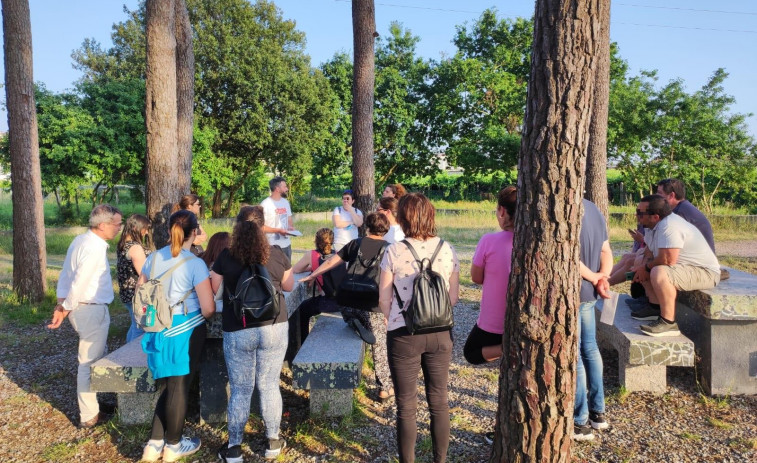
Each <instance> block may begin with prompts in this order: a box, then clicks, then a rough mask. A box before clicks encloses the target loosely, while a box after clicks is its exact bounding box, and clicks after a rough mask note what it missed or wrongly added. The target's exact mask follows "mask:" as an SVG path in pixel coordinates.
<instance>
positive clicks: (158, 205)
mask: <svg viewBox="0 0 757 463" xmlns="http://www.w3.org/2000/svg"><path fill="white" fill-rule="evenodd" d="M174 1H175V0H147V4H146V16H147V33H146V35H147V69H146V86H147V88H146V103H145V124H146V125H147V169H146V170H147V192H146V195H145V196H146V200H147V216H148V217H149V218H150V220H152V222H153V238H154V240H155V245H156V246H158V247H161V246H164V245H165V244H166V243H167V242H168V228H167V222H168V218H169V217H170V215H171V206H172V204H173V203H175V202H176V201H178V199H179V197H180V196H181V195H182V194H183V193H184V190H182V186H183V185H185V181H184V180H179V177H181V175H179V174H178V173H177V170H178V169H179V168H180V167H179V165H177V157H178V153H177V144H176V143H177V140H176V134H177V112H176V111H177V105H176V94H177V89H176V38H175V36H174V31H175V7H174Z"/></svg>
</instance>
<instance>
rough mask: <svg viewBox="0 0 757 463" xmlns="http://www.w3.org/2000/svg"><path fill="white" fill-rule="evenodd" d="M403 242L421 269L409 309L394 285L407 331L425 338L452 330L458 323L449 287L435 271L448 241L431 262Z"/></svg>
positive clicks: (439, 247)
mask: <svg viewBox="0 0 757 463" xmlns="http://www.w3.org/2000/svg"><path fill="white" fill-rule="evenodd" d="M402 242H403V243H405V246H407V248H408V249H409V250H410V252H411V253H412V254H413V257H414V258H415V261H416V262H417V263H418V269H419V271H418V274H417V275H416V276H415V278H414V279H413V296H412V298H411V299H410V303H409V304H408V306H407V307H405V303H404V302H403V301H402V298H400V294H399V292H398V291H397V287H396V286H394V285H392V287H393V288H394V295H395V297H396V298H397V302H398V303H399V306H400V311H401V313H402V317H403V318H404V319H405V326H406V327H407V330H408V331H409V332H410V334H423V333H432V332H435V331H442V330H448V329H450V328H452V326H453V325H454V321H453V319H452V304H451V303H450V300H449V292H448V290H447V285H446V284H445V282H444V278H443V277H442V276H441V275H439V274H438V273H436V272H434V271H433V270H432V265H433V262H434V259H436V255H437V254H439V250H440V249H441V248H442V245H443V244H444V240H442V239H440V240H439V244H438V245H437V246H436V250H435V251H434V254H433V255H432V256H431V259H428V258H424V259H421V258H419V257H418V254H417V253H416V252H415V249H413V247H412V246H411V245H410V243H408V241H407V240H402Z"/></svg>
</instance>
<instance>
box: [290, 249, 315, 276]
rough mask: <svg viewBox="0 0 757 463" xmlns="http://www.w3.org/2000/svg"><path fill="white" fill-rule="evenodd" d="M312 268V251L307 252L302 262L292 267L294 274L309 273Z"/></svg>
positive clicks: (299, 261)
mask: <svg viewBox="0 0 757 463" xmlns="http://www.w3.org/2000/svg"><path fill="white" fill-rule="evenodd" d="M311 266H312V264H311V262H310V251H308V252H306V253H305V255H304V256H302V258H301V259H300V260H298V261H297V263H296V264H294V266H292V273H303V272H309V271H310V270H312V269H311V268H310V267H311Z"/></svg>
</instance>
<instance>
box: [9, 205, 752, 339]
mask: <svg viewBox="0 0 757 463" xmlns="http://www.w3.org/2000/svg"><path fill="white" fill-rule="evenodd" d="M326 199H327V200H328V201H326ZM326 199H324V200H323V205H324V207H323V209H324V210H330V207H329V206H333V205H334V204H337V199H336V198H326ZM435 205H436V207H437V208H438V209H440V212H439V213H438V214H437V229H438V234H439V236H441V237H443V238H444V239H446V240H448V241H450V242H451V243H452V244H453V245H454V246H455V248H456V249H457V251H458V254H459V256H460V269H461V274H460V278H461V282H462V283H463V284H467V285H470V284H472V283H471V281H470V273H469V272H470V263H471V257H472V254H473V251H474V250H475V247H476V244H477V243H478V241H479V239H480V238H481V236H482V235H484V234H485V233H490V232H493V231H497V229H498V228H497V222H496V219H495V217H494V209H495V205H494V203H493V202H486V201H480V202H458V203H446V202H436V203H435ZM48 206H49V205H48ZM52 207H53V208H55V205H54V203H53V204H52ZM131 209H136V207H133V208H131ZM46 210H47V207H46ZM125 210H126V211H129V210H130V209H129V208H125ZM444 210H447V211H449V210H454V212H445V211H444ZM633 210H634V209H633V208H630V207H627V208H619V207H612V209H611V213H613V215H612V217H611V220H610V241H611V244H612V247H613V249H614V250H616V251H623V250H626V249H628V248H629V247H630V245H631V240H630V238H629V236H628V232H627V231H626V229H627V228H635V221H634V220H633V217H634V216H633ZM9 212H10V211H9V206H8V201H7V200H6V201H3V200H2V199H0V227H2V224H3V223H4V222H3V220H4V219H3V218H2V216H3V215H4V214H9ZM128 213H129V212H127V214H128ZM620 213H622V214H623V216H619V215H618V214H620ZM220 222H221V223H219V222H216V221H205V223H204V225H203V227H204V228H205V231H206V232H207V233H208V234H209V235H210V236H212V235H213V234H214V233H216V232H219V231H229V232H230V231H231V221H230V220H229V221H220ZM712 223H713V227H714V229H715V240H716V241H743V240H757V221H751V220H749V221H747V220H745V219H743V218H740V217H739V216H737V215H730V216H716V217H713V221H712ZM295 226H296V228H297V229H298V230H300V231H301V232H302V233H303V236H301V237H295V238H293V239H292V245H293V249H294V251H295V255H294V258H295V259H297V258H298V257H299V254H298V253H299V252H302V251H305V250H307V249H312V248H313V237H314V236H315V232H316V231H317V230H318V229H319V228H322V227H331V226H332V224H331V221H330V220H312V219H303V220H298V221H296V224H295ZM84 230H85V228H82V227H78V228H48V229H47V231H46V233H45V239H46V247H47V253H48V274H47V278H48V287H49V288H50V289H49V290H48V295H47V299H46V301H45V303H44V304H43V306H44V307H45V309H44V310H40V309H38V308H37V307H36V306H32V305H29V304H28V303H25V302H24V301H19V300H17V298H16V296H15V294H14V293H13V291H12V286H11V284H12V273H13V267H12V260H13V256H12V252H13V237H12V233H11V232H9V231H0V326H2V324H3V323H22V324H24V323H36V322H38V321H41V320H43V319H45V317H48V316H49V310H48V309H47V307H49V306H50V305H51V304H54V301H55V300H54V288H55V283H56V282H57V276H58V275H57V274H58V272H59V269H60V265H61V264H62V262H63V258H64V257H65V254H66V250H67V249H68V246H69V244H70V243H71V241H72V240H73V238H74V237H75V236H76V235H77V234H79V233H82V232H83V231H84ZM115 242H117V240H114V242H113V243H112V244H111V246H110V249H111V252H110V253H109V258H110V262H111V264H112V265H113V266H115V252H114V250H115ZM721 261H722V263H723V264H724V265H727V266H730V267H733V268H736V269H740V270H745V271H749V272H753V273H757V259H755V258H744V257H735V256H723V257H721ZM113 277H114V278H115V273H114V274H113ZM116 299H118V298H116ZM117 305H120V304H117ZM117 310H118V309H117Z"/></svg>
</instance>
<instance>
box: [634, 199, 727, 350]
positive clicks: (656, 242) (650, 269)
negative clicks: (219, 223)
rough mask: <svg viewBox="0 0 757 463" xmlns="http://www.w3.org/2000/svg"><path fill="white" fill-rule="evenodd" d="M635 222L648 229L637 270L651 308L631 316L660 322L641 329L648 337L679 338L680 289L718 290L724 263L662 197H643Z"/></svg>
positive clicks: (648, 306)
mask: <svg viewBox="0 0 757 463" xmlns="http://www.w3.org/2000/svg"><path fill="white" fill-rule="evenodd" d="M636 219H637V221H638V222H639V223H640V224H641V225H643V226H644V228H646V229H647V230H646V232H645V234H644V241H645V243H646V245H647V246H646V251H645V259H644V262H643V265H638V266H636V267H634V270H635V271H636V275H635V276H634V281H636V282H639V283H641V284H642V285H643V286H644V289H645V290H646V293H647V297H648V298H649V304H648V305H647V306H645V307H642V308H641V309H639V310H637V311H636V312H634V313H632V314H631V316H632V317H633V318H636V319H637V320H638V319H640V320H648V319H650V318H656V320H655V321H654V322H652V323H650V324H649V325H642V326H641V327H640V328H641V331H642V332H643V333H644V334H648V335H650V336H678V335H680V334H681V332H680V331H679V330H678V324H676V322H675V309H676V306H675V304H676V295H677V294H678V291H692V290H695V289H709V288H714V287H715V285H717V284H718V283H719V282H720V264H719V263H718V259H717V257H715V253H714V252H713V251H712V249H710V246H709V245H708V244H707V240H705V238H704V236H702V233H701V232H700V231H699V230H698V229H697V228H696V227H695V226H694V225H692V224H690V223H689V222H687V221H686V220H684V219H683V218H681V217H680V216H678V215H676V214H673V213H672V211H671V208H670V205H669V204H668V203H667V202H666V201H665V198H663V197H662V196H660V195H649V196H645V197H644V198H642V199H641V202H640V203H639V206H638V209H636Z"/></svg>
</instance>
